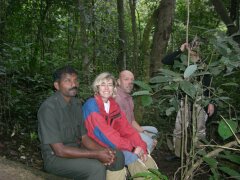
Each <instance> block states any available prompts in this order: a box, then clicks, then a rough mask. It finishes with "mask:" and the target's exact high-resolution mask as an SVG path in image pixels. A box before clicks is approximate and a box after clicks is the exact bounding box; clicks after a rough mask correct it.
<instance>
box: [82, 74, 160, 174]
mask: <svg viewBox="0 0 240 180" xmlns="http://www.w3.org/2000/svg"><path fill="white" fill-rule="evenodd" d="M115 90H116V80H115V78H114V77H113V76H112V75H111V74H110V73H108V72H104V73H101V74H100V75H98V76H97V77H96V79H95V80H94V82H93V91H94V98H90V99H88V100H87V101H86V103H85V104H84V106H83V116H84V122H85V126H86V128H87V130H88V135H89V136H90V137H91V138H93V139H94V140H96V141H97V142H98V143H99V144H101V145H102V146H105V147H110V148H112V149H120V150H122V151H123V154H124V156H125V164H126V165H127V166H128V169H129V171H130V173H131V175H134V174H135V173H137V172H143V171H147V169H148V168H155V169H156V168H157V166H156V163H155V162H154V160H153V159H152V158H151V157H150V156H149V155H148V154H147V145H146V143H145V142H144V141H143V140H142V139H141V137H140V135H139V133H138V132H137V131H136V130H135V129H134V128H133V127H132V126H131V125H130V124H129V122H128V120H127V119H126V116H125V114H124V113H123V112H122V111H121V109H120V107H119V105H118V104H117V103H116V102H115V100H114V99H113V96H114V94H115Z"/></svg>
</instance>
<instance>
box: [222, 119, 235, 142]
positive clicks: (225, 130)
mask: <svg viewBox="0 0 240 180" xmlns="http://www.w3.org/2000/svg"><path fill="white" fill-rule="evenodd" d="M227 123H228V124H229V126H230V127H231V128H232V130H233V132H234V133H236V131H237V122H236V121H233V120H227ZM227 123H226V122H225V121H224V120H221V121H220V123H219V125H218V133H219V135H220V136H221V137H222V138H223V139H224V140H225V139H227V138H229V137H231V136H232V135H233V133H232V131H231V130H230V128H229V126H228V125H227Z"/></svg>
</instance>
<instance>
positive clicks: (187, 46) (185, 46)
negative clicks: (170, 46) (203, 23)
mask: <svg viewBox="0 0 240 180" xmlns="http://www.w3.org/2000/svg"><path fill="white" fill-rule="evenodd" d="M186 49H189V45H188V43H183V44H182V45H181V47H180V50H181V51H182V52H184V51H185V50H186Z"/></svg>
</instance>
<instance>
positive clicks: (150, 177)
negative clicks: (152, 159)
mask: <svg viewBox="0 0 240 180" xmlns="http://www.w3.org/2000/svg"><path fill="white" fill-rule="evenodd" d="M148 170H149V171H148V172H142V173H137V174H135V175H134V176H132V177H131V179H134V178H139V177H142V178H143V179H145V180H168V178H167V176H166V175H163V174H162V173H161V172H160V171H159V170H156V169H148Z"/></svg>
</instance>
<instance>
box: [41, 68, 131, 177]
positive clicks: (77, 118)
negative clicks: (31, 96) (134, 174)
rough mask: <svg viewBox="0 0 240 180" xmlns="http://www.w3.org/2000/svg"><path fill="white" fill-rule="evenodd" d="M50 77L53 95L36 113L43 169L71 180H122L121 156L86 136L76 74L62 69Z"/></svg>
mask: <svg viewBox="0 0 240 180" xmlns="http://www.w3.org/2000/svg"><path fill="white" fill-rule="evenodd" d="M53 77H54V87H55V88H56V90H57V91H56V92H55V93H54V94H53V95H52V96H51V97H49V98H48V99H47V100H45V101H44V102H43V103H42V105H41V107H40V109H39V111H38V136H39V139H40V142H41V152H42V157H43V161H44V169H45V170H46V171H47V172H49V173H52V174H56V175H59V176H63V177H67V178H71V179H75V180H84V179H88V180H96V179H98V180H106V179H119V180H123V179H125V175H126V173H125V169H124V156H123V153H122V152H121V151H119V150H116V149H115V150H113V149H111V148H106V147H103V146H101V145H99V144H98V143H96V142H95V141H94V140H92V139H91V138H89V137H88V135H87V130H86V128H85V126H84V121H83V119H82V106H81V102H80V100H79V99H77V98H76V97H75V96H76V95H77V89H78V87H79V83H78V75H77V72H76V71H75V70H74V69H73V68H72V67H70V66H65V67H62V68H60V69H58V70H56V72H55V73H54V76H53ZM106 170H107V171H106Z"/></svg>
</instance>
